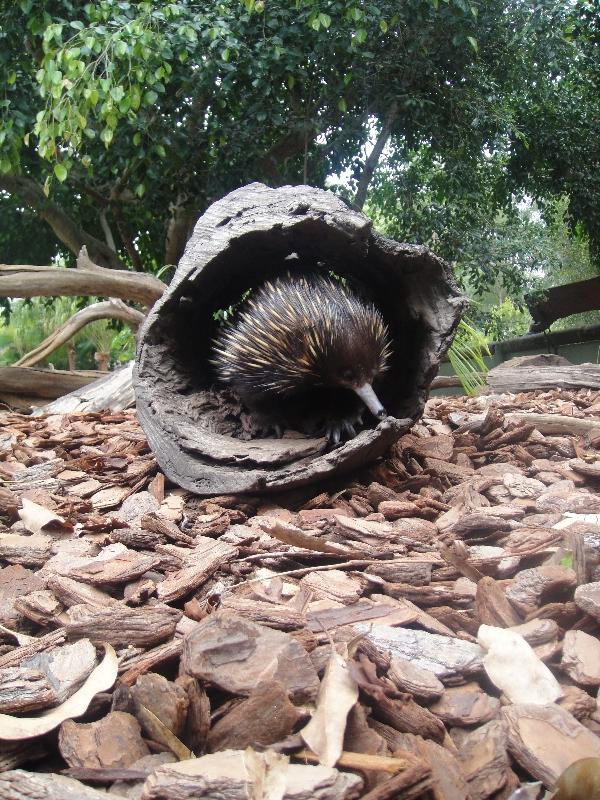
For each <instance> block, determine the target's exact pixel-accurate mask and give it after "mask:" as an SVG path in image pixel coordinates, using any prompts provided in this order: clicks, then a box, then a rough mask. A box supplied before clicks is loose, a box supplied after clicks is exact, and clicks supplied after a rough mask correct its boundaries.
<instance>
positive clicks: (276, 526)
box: [259, 518, 364, 558]
mask: <svg viewBox="0 0 600 800" xmlns="http://www.w3.org/2000/svg"><path fill="white" fill-rule="evenodd" d="M259 527H260V529H261V530H263V531H264V532H265V533H268V534H269V536H272V537H273V538H274V539H279V541H280V542H285V544H289V545H292V547H303V548H304V549H305V550H316V551H317V552H318V553H334V554H335V555H340V556H357V557H358V558H362V556H363V555H364V553H361V552H360V551H359V550H351V549H349V548H347V547H340V545H337V544H330V543H329V542H326V541H324V540H323V539H318V538H317V537H316V536H311V535H310V534H308V533H305V532H304V531H303V530H301V529H300V528H297V527H296V526H295V525H291V524H290V523H285V522H282V521H281V520H278V519H268V518H267V519H264V520H260V522H259Z"/></svg>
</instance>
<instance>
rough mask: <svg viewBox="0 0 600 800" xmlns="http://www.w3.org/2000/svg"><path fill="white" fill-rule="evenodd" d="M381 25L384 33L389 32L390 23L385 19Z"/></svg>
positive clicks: (381, 21)
mask: <svg viewBox="0 0 600 800" xmlns="http://www.w3.org/2000/svg"><path fill="white" fill-rule="evenodd" d="M379 27H380V29H381V32H382V33H387V30H388V24H387V22H386V21H385V20H384V19H382V20H380V22H379Z"/></svg>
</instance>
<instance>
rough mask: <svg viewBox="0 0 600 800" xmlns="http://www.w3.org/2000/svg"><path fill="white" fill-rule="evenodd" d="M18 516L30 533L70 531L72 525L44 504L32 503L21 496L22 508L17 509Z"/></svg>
mask: <svg viewBox="0 0 600 800" xmlns="http://www.w3.org/2000/svg"><path fill="white" fill-rule="evenodd" d="M19 516H20V517H21V519H22V520H23V525H24V526H25V527H26V528H27V530H28V531H30V532H31V533H34V534H35V533H42V532H46V533H48V532H49V531H64V532H67V533H71V532H72V531H73V526H72V525H71V523H70V522H67V521H66V520H65V519H63V517H61V516H59V515H58V514H56V513H55V512H54V511H49V510H48V509H47V508H44V506H39V505H38V504H37V503H33V502H32V501H31V500H28V499H27V498H26V497H24V498H23V508H20V509H19Z"/></svg>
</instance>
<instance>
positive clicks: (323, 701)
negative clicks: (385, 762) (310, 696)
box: [300, 652, 358, 767]
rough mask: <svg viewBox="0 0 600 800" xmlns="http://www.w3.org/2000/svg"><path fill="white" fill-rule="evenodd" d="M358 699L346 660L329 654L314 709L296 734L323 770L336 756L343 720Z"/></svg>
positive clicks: (344, 727)
mask: <svg viewBox="0 0 600 800" xmlns="http://www.w3.org/2000/svg"><path fill="white" fill-rule="evenodd" d="M357 699H358V685H357V683H356V681H355V680H354V678H353V677H352V676H351V675H350V671H349V670H348V659H347V657H346V658H344V657H343V656H341V655H339V654H338V653H335V652H334V653H332V654H331V657H330V659H329V663H328V664H327V668H326V669H325V675H324V677H323V680H322V681H321V687H320V689H319V696H318V697H317V708H316V711H315V713H314V714H313V716H312V718H311V720H310V722H309V723H308V725H307V726H306V727H305V728H303V729H302V730H301V731H300V735H301V736H302V738H303V739H304V741H305V742H306V744H307V745H308V746H309V747H310V749H311V750H312V751H313V753H315V754H316V755H317V756H318V757H319V761H320V763H321V764H323V765H324V766H326V767H333V766H334V765H335V764H336V762H337V760H338V758H339V757H340V755H341V753H342V749H343V744H344V733H345V732H346V719H347V717H348V713H349V712H350V709H351V708H352V706H353V705H354V704H355V703H356V701H357Z"/></svg>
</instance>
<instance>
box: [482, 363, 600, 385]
mask: <svg viewBox="0 0 600 800" xmlns="http://www.w3.org/2000/svg"><path fill="white" fill-rule="evenodd" d="M486 382H487V385H488V386H489V388H490V389H491V390H492V392H497V393H501V392H530V391H532V390H533V389H556V388H561V389H578V388H589V389H600V364H577V365H571V366H551V367H544V366H525V365H523V366H516V367H512V366H510V362H506V363H504V364H501V365H500V366H499V367H495V369H492V370H490V371H489V372H488V374H487V378H486Z"/></svg>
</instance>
